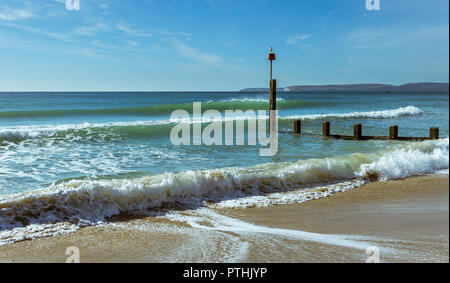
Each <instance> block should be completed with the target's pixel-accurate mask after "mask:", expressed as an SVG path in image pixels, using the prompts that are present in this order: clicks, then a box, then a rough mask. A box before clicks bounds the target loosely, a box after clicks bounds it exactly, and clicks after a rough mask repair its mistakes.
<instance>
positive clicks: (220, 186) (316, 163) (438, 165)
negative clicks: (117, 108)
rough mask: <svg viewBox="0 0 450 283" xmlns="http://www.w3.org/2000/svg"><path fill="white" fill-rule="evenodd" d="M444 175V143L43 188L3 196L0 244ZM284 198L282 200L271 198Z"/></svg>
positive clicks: (446, 161) (446, 158)
mask: <svg viewBox="0 0 450 283" xmlns="http://www.w3.org/2000/svg"><path fill="white" fill-rule="evenodd" d="M448 168H449V140H448V138H447V139H441V140H437V141H425V142H420V143H408V144H405V145H402V146H399V147H397V148H394V149H391V150H388V151H380V152H377V153H371V154H368V153H356V154H352V155H347V156H340V157H332V158H323V159H310V160H299V161H297V162H284V163H268V164H262V165H258V166H254V167H249V168H236V167H234V168H223V169H211V170H203V171H186V172H179V173H166V174H160V175H153V176H146V177H141V178H136V179H113V180H88V179H84V180H70V181H66V182H62V183H59V184H54V185H52V186H50V187H48V188H45V189H40V190H35V191H31V192H27V193H22V194H18V195H10V196H3V197H1V198H0V245H2V244H7V243H11V242H14V241H16V240H17V239H19V238H20V239H22V238H23V237H24V234H23V233H22V232H20V233H19V232H18V231H23V229H26V230H27V229H28V230H27V231H28V234H27V235H28V236H26V237H28V238H32V237H35V236H36V234H33V233H32V231H38V232H39V235H48V234H52V235H55V234H57V233H65V232H70V231H72V230H73V229H75V228H76V227H82V226H84V225H94V224H98V223H99V222H104V221H108V219H110V218H111V217H114V216H118V215H121V214H124V213H134V212H144V211H146V210H148V209H160V208H167V207H173V206H178V205H191V206H197V207H198V206H208V205H210V203H218V202H220V201H223V200H230V199H239V198H245V197H248V196H260V197H261V198H262V199H263V200H260V201H256V202H255V203H253V204H252V205H256V206H257V205H258V203H259V202H260V203H261V204H262V205H270V204H271V203H272V204H278V203H283V202H289V201H290V200H291V201H292V200H302V199H303V200H305V197H303V198H302V197H299V195H300V196H301V194H302V193H306V190H305V189H306V188H311V187H314V186H329V188H331V187H332V186H333V185H335V184H339V183H345V182H347V184H348V186H347V187H348V188H349V187H355V186H359V185H361V184H363V183H364V182H367V181H373V180H381V181H384V180H391V179H398V178H404V177H409V176H414V175H422V174H432V173H435V172H438V171H442V170H448ZM337 191H339V190H337ZM282 192H288V194H283V195H280V196H279V197H277V194H278V195H279V194H280V193H282ZM328 195H330V191H327V190H323V191H321V192H319V195H318V197H323V196H328ZM316 197H317V196H316ZM306 200H307V198H306ZM235 204H236V203H235ZM61 223H66V224H65V225H63V224H61ZM49 225H50V226H49ZM55 225H56V226H55ZM67 225H68V226H67ZM30 227H32V228H30ZM36 227H38V228H36ZM46 227H47V228H46ZM57 227H61V228H60V229H59V228H57ZM74 227H75V228H74ZM30 229H31V230H30ZM30 231H31V232H30ZM26 237H25V238H26Z"/></svg>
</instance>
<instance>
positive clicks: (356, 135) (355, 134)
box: [353, 124, 362, 140]
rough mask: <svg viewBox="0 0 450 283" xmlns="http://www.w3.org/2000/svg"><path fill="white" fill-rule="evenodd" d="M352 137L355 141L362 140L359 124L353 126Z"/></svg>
mask: <svg viewBox="0 0 450 283" xmlns="http://www.w3.org/2000/svg"><path fill="white" fill-rule="evenodd" d="M353 137H354V138H355V139H356V140H361V139H362V125H361V124H355V126H354V127H353Z"/></svg>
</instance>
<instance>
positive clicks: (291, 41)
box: [286, 34, 311, 45]
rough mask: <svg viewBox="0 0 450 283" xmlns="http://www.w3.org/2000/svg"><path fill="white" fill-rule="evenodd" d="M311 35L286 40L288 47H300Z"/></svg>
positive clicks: (291, 36) (290, 37) (298, 35)
mask: <svg viewBox="0 0 450 283" xmlns="http://www.w3.org/2000/svg"><path fill="white" fill-rule="evenodd" d="M310 37H311V35H310V34H297V35H290V36H289V37H288V39H287V40H286V44H287V45H298V44H299V43H300V42H301V41H303V40H306V39H308V38H310Z"/></svg>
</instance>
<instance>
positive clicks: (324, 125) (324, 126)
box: [322, 121, 330, 137]
mask: <svg viewBox="0 0 450 283" xmlns="http://www.w3.org/2000/svg"><path fill="white" fill-rule="evenodd" d="M322 135H323V136H324V137H329V136H330V122H328V121H326V122H323V123H322Z"/></svg>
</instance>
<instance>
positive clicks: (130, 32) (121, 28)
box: [116, 24, 151, 37]
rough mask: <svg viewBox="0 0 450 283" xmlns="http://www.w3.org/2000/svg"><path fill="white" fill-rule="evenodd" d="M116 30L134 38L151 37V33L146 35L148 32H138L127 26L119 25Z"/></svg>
mask: <svg viewBox="0 0 450 283" xmlns="http://www.w3.org/2000/svg"><path fill="white" fill-rule="evenodd" d="M116 29H118V30H119V31H122V32H124V33H126V34H128V35H133V36H143V37H146V36H151V34H150V33H146V32H141V31H137V30H135V29H133V28H131V27H129V26H128V25H125V24H117V25H116Z"/></svg>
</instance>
